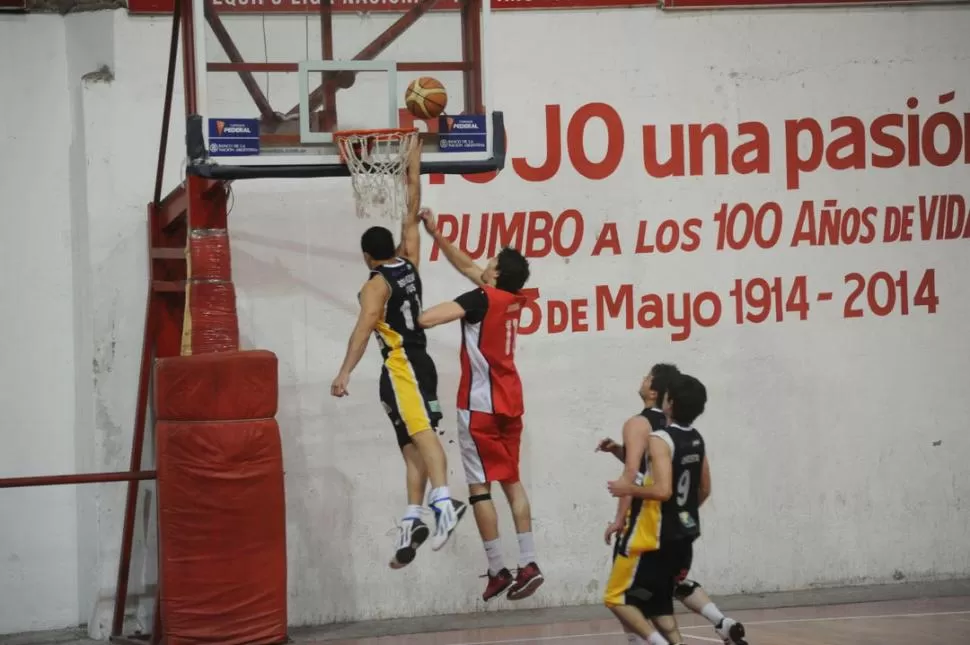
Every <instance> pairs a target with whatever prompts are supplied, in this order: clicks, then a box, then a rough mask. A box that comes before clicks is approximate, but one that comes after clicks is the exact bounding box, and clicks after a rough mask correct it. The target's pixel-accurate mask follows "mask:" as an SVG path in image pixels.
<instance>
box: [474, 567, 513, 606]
mask: <svg viewBox="0 0 970 645" xmlns="http://www.w3.org/2000/svg"><path fill="white" fill-rule="evenodd" d="M487 575H488V585H487V586H486V587H485V593H483V594H482V600H484V601H485V602H488V601H489V600H491V599H492V598H494V597H495V596H497V595H499V594H500V593H502V592H503V591H505V590H506V589H508V588H509V587H510V586H511V585H512V582H514V580H513V578H512V572H511V571H509V570H508V569H502V570H501V571H499V572H498V573H496V574H495V575H494V576H493V575H492V574H491V573H489V574H487Z"/></svg>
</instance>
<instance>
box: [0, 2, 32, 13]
mask: <svg viewBox="0 0 970 645" xmlns="http://www.w3.org/2000/svg"><path fill="white" fill-rule="evenodd" d="M26 9H27V0H0V13H3V12H4V11H24V10H26Z"/></svg>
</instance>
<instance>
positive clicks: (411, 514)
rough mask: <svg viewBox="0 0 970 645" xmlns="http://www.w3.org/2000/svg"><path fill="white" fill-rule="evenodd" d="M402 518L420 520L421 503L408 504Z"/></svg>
mask: <svg viewBox="0 0 970 645" xmlns="http://www.w3.org/2000/svg"><path fill="white" fill-rule="evenodd" d="M404 519H406V520H420V519H421V505H420V504H408V510H407V511H406V512H405V513H404Z"/></svg>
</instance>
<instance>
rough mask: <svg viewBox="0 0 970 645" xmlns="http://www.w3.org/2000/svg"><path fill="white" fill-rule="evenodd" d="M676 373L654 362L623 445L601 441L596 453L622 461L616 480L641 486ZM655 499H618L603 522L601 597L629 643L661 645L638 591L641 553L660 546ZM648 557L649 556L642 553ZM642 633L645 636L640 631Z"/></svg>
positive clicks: (642, 568)
mask: <svg viewBox="0 0 970 645" xmlns="http://www.w3.org/2000/svg"><path fill="white" fill-rule="evenodd" d="M679 374H680V372H679V370H678V369H677V368H676V367H675V366H674V365H669V364H666V363H658V364H656V365H654V366H653V367H652V368H651V369H650V373H649V374H647V376H646V377H644V379H643V381H642V382H641V383H640V390H639V394H640V399H641V400H642V401H643V406H644V407H643V410H642V411H641V412H640V413H639V414H637V415H634V416H633V417H631V418H630V419H628V420H627V421H626V423H624V424H623V443H622V444H618V443H616V442H615V441H613V440H612V439H604V440H602V441H601V442H600V443H599V445H598V446H597V447H596V450H597V451H603V452H609V453H611V454H613V455H614V456H616V458H617V459H619V460H620V461H622V462H624V464H625V468H624V471H623V475H622V477H621V480H623V481H628V482H630V483H631V484H637V485H640V484H642V483H643V482H644V481H645V480H648V479H649V477H650V465H649V457H648V454H647V450H646V448H647V442H648V440H649V437H650V435H651V433H652V432H653V431H654V430H662V429H663V428H664V427H665V426H666V425H667V417H666V415H665V414H664V412H663V410H662V409H661V405H662V404H663V399H664V396H665V395H666V393H667V388H668V387H669V386H670V383H671V381H672V379H673V378H674V377H676V376H678V375H679ZM660 516H661V512H660V503H659V502H657V501H653V500H643V499H634V498H632V497H630V496H626V497H622V498H620V500H619V501H618V503H617V509H616V518H615V519H614V521H613V522H612V523H610V524H609V525H608V526H607V529H606V534H605V536H604V537H605V539H606V543H607V544H609V543H610V541H611V540H612V539H613V538H614V536H615V537H616V541H615V542H614V549H613V568H612V570H611V571H610V577H609V580H608V581H607V583H606V591H605V593H604V595H603V600H604V602H605V603H606V605H607V606H608V607H609V608H610V609H611V610H612V611H613V612H614V613H615V614H616V616H617V618H618V619H619V620H620V624H621V625H622V626H623V630H624V631H625V632H626V634H627V640H628V642H629V643H637V644H639V643H645V642H651V641H647V640H644V639H646V638H647V637H648V636H649V637H651V638H653V639H654V641H652V642H657V643H665V642H666V641H664V640H658V639H662V638H663V636H662V635H661V634H659V633H656V630H655V629H654V627H653V625H652V623H650V621H648V620H647V619H646V617H645V616H644V613H643V609H644V608H646V609H649V607H645V606H644V603H645V601H646V593H647V592H645V590H643V589H642V586H643V583H644V579H645V577H646V576H647V575H648V573H649V572H648V568H647V565H646V564H645V563H644V559H645V556H647V554H649V553H650V552H654V551H656V550H657V549H659V548H660ZM647 557H649V556H647ZM644 632H646V633H647V634H648V636H641V635H640V634H642V633H644Z"/></svg>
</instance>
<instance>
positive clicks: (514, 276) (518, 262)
mask: <svg viewBox="0 0 970 645" xmlns="http://www.w3.org/2000/svg"><path fill="white" fill-rule="evenodd" d="M495 268H496V269H498V277H497V278H495V286H496V287H498V288H499V289H501V290H502V291H508V292H510V293H517V292H518V291H519V289H521V288H522V287H524V286H525V283H526V282H527V281H528V280H529V261H528V260H526V259H525V256H524V255H522V254H521V253H519V252H518V251H517V250H516V249H513V248H512V247H511V246H506V247H505V248H504V249H502V250H501V251H499V254H498V256H497V257H496V266H495Z"/></svg>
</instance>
